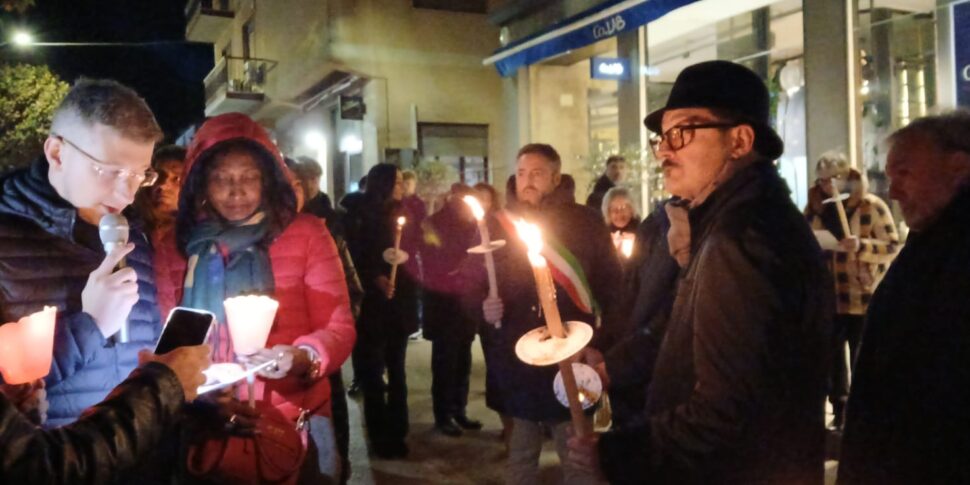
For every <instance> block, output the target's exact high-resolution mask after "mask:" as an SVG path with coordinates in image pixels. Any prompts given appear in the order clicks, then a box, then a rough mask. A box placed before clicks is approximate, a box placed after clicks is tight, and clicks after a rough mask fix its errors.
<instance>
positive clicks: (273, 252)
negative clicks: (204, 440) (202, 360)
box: [155, 114, 356, 419]
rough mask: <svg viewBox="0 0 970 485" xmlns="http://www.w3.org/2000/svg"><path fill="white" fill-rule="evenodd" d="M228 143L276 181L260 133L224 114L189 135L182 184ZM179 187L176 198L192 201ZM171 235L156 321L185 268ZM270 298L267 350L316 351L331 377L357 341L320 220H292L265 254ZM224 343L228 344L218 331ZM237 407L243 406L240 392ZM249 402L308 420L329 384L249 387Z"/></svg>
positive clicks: (162, 260)
mask: <svg viewBox="0 0 970 485" xmlns="http://www.w3.org/2000/svg"><path fill="white" fill-rule="evenodd" d="M233 138H247V139H249V140H252V141H255V142H257V143H259V144H260V145H261V146H262V147H263V148H265V149H266V150H267V151H268V152H269V153H270V155H272V157H273V159H274V160H276V161H277V162H278V164H279V167H280V169H281V170H280V171H279V172H278V174H285V173H286V171H285V169H283V167H284V165H283V161H282V158H281V157H280V155H279V151H278V150H277V149H276V147H275V145H273V144H272V142H271V141H270V140H269V138H268V136H266V133H265V131H264V130H263V129H262V128H261V127H259V126H258V125H256V124H255V123H254V122H253V121H252V120H250V119H249V118H248V117H245V116H244V115H240V114H229V115H222V116H218V117H215V118H212V119H210V120H209V121H208V122H206V124H205V125H203V127H202V129H200V130H199V132H198V134H197V135H196V140H194V141H193V143H192V146H191V147H190V149H189V154H188V157H187V158H186V162H187V163H186V168H185V174H186V176H185V177H183V180H184V181H185V182H186V183H187V182H188V181H189V178H190V177H192V176H199V172H200V171H199V170H196V171H195V172H194V173H193V171H192V168H193V166H194V164H195V162H196V161H197V160H200V159H205V156H204V155H205V154H206V152H207V151H208V150H209V149H210V148H212V147H213V146H214V145H215V144H217V143H219V142H221V141H225V140H230V139H233ZM187 186H188V185H187V184H186V185H185V186H183V192H182V196H186V197H191V194H187V193H186V190H185V187H187ZM175 236H176V234H175V232H174V231H168V232H167V233H165V234H163V235H161V237H159V240H158V242H157V244H156V248H155V273H156V278H157V287H158V300H159V307H160V309H161V311H162V315H167V314H168V312H169V311H170V310H171V309H172V308H173V307H175V306H177V305H178V303H179V302H180V301H181V300H182V286H183V282H184V281H185V272H186V260H185V257H184V256H183V255H182V253H181V252H180V251H179V250H178V247H177V245H176V237H175ZM269 257H270V262H271V264H272V269H273V280H274V284H275V292H274V294H273V298H274V299H276V300H277V301H278V302H279V304H280V306H279V310H277V312H276V320H275V321H274V322H273V327H272V330H271V331H270V334H269V339H268V341H267V343H266V346H267V347H272V346H274V345H277V344H287V345H294V346H299V345H304V346H310V347H312V348H313V349H314V350H316V352H317V354H318V355H319V356H320V360H321V364H322V366H323V369H324V372H325V373H326V374H330V373H333V372H338V371H339V369H340V366H341V365H342V364H343V363H344V361H345V360H347V357H348V356H349V355H350V351H351V349H353V346H354V340H355V339H356V330H355V329H354V320H353V317H352V316H351V313H350V298H349V297H348V294H347V285H346V280H345V278H344V272H343V267H342V265H341V263H340V258H339V256H338V254H337V247H336V245H335V244H334V241H333V238H332V237H331V236H330V232H329V231H328V230H327V227H326V225H325V224H324V222H323V221H322V220H321V219H318V218H316V217H314V216H312V215H307V214H298V215H296V216H295V218H294V219H293V220H292V222H291V223H290V224H289V225H288V226H286V228H285V229H283V232H282V233H281V234H280V235H279V236H277V237H276V239H275V240H273V242H272V243H271V244H270V246H269ZM220 328H222V329H223V334H224V338H223V339H221V341H223V342H228V341H229V336H228V331H227V330H226V326H225V325H222V326H220ZM241 388H242V389H241V393H242V395H241V396H240V398H241V399H243V400H245V399H247V397H248V396H247V395H246V389H245V386H241ZM256 396H257V399H258V400H260V401H261V402H262V403H267V402H268V403H271V404H272V405H273V406H275V407H277V408H278V409H279V410H280V411H282V412H283V414H285V415H286V416H288V417H290V418H293V419H295V418H296V417H297V416H298V415H299V413H300V409H301V408H305V409H308V410H310V411H311V412H312V413H313V414H316V415H323V416H329V415H330V382H329V380H328V379H325V378H323V379H318V380H316V381H315V382H313V383H312V384H306V383H305V381H304V380H302V379H300V378H296V377H287V378H283V379H277V380H272V379H263V378H258V379H257V381H256Z"/></svg>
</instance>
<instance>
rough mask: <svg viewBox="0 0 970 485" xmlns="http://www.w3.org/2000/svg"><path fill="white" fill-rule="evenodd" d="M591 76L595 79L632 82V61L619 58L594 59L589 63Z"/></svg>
mask: <svg viewBox="0 0 970 485" xmlns="http://www.w3.org/2000/svg"><path fill="white" fill-rule="evenodd" d="M589 70H590V73H589V76H590V77H591V78H593V79H611V80H614V81H629V80H630V60H629V59H622V58H619V57H594V58H592V59H590V62H589Z"/></svg>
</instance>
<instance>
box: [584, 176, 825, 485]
mask: <svg viewBox="0 0 970 485" xmlns="http://www.w3.org/2000/svg"><path fill="white" fill-rule="evenodd" d="M689 218H690V230H691V255H692V256H691V259H690V262H689V263H688V265H687V267H686V268H685V269H684V271H683V273H682V274H681V276H680V279H679V281H678V288H677V294H676V298H675V301H674V306H673V309H672V311H671V316H670V321H669V323H668V326H667V331H666V335H665V337H664V340H663V343H662V346H661V348H660V353H659V355H658V358H657V362H656V367H655V370H654V373H653V379H652V381H651V382H650V389H649V393H648V395H647V407H646V412H647V414H648V416H649V418H648V421H647V422H646V424H645V425H642V426H639V427H633V428H628V429H627V430H626V431H622V432H616V433H607V434H605V435H603V437H602V438H601V440H600V458H601V460H602V464H603V470H604V472H605V473H606V476H607V478H609V479H610V481H611V482H614V483H647V482H649V483H678V484H681V483H724V484H735V483H737V484H740V483H745V484H747V483H777V484H786V485H788V484H802V483H819V484H820V483H822V478H823V451H824V437H825V435H824V433H825V428H824V422H823V418H824V413H825V407H824V397H825V387H826V371H827V367H828V366H827V365H826V362H827V360H826V357H825V348H826V347H827V345H828V338H829V333H830V325H831V321H830V320H831V315H832V312H833V309H834V306H833V303H834V301H833V295H832V288H831V284H830V283H829V281H830V280H829V279H828V278H830V277H829V276H828V274H827V271H826V269H825V264H824V262H823V260H822V255H821V251H820V249H819V247H818V243H817V242H816V241H815V238H814V237H813V236H812V232H811V230H810V229H809V227H808V225H807V224H806V223H805V220H804V218H803V217H802V216H801V214H800V212H799V211H798V209H797V208H796V207H795V206H794V204H793V203H792V201H791V199H790V198H789V195H788V189H787V187H786V186H785V183H784V181H783V180H782V179H781V177H779V176H778V173H777V172H776V170H775V168H774V167H773V166H772V165H771V163H769V162H758V163H755V164H753V165H751V166H749V167H746V168H744V169H741V170H740V171H739V172H738V173H736V174H735V175H734V176H733V177H732V178H731V179H730V180H728V181H727V182H725V183H724V184H723V185H721V186H720V187H719V188H718V189H717V190H715V192H714V193H712V194H711V195H710V197H709V198H708V199H707V200H706V201H705V202H704V203H703V204H701V205H700V206H699V207H697V208H695V209H692V210H691V211H690V213H689Z"/></svg>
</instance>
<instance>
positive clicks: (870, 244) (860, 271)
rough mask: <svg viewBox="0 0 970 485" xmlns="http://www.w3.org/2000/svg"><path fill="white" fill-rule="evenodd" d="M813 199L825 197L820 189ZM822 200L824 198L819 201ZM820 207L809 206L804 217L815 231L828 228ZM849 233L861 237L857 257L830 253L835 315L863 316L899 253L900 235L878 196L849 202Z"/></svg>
mask: <svg viewBox="0 0 970 485" xmlns="http://www.w3.org/2000/svg"><path fill="white" fill-rule="evenodd" d="M810 192H818V194H810V196H809V199H810V200H811V199H812V198H813V196H816V197H821V198H824V196H821V195H820V194H821V191H820V190H819V189H818V187H812V189H811V191H810ZM819 200H821V199H819ZM818 207H819V206H818V204H809V206H808V207H807V208H806V209H805V217H806V219H808V223H809V224H810V225H811V226H812V229H813V230H825V229H827V228H826V227H825V225H824V224H823V222H822V212H821V211H820V210H818ZM845 209H846V212H847V213H849V230H850V231H851V232H852V235H854V236H857V237H858V238H859V242H860V245H859V251H858V252H857V253H856V254H855V255H854V257H849V255H848V254H847V253H843V252H828V255H829V270H830V271H831V272H832V275H833V277H834V279H835V294H836V312H837V313H838V314H839V315H864V314H865V313H866V308H868V306H869V300H870V299H871V298H872V293H873V292H874V291H875V289H876V286H877V285H878V284H879V282H880V281H882V277H883V275H885V274H886V270H887V269H889V264H890V263H892V261H893V258H895V257H896V254H897V253H898V252H899V246H900V244H899V235H898V233H897V232H896V224H895V222H894V221H893V215H892V211H890V210H889V206H887V205H886V203H885V202H883V201H882V199H880V198H879V197H876V196H875V195H872V194H869V193H865V194H864V195H862V197H861V198H859V197H857V196H853V197H852V198H851V199H849V200H847V201H846V208H845Z"/></svg>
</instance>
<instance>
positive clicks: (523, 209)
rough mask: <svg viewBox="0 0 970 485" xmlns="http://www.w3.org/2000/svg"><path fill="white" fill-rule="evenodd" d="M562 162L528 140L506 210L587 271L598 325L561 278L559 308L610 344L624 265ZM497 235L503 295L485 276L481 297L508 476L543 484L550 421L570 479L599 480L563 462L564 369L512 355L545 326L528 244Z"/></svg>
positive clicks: (565, 423)
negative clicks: (490, 324) (559, 378)
mask: <svg viewBox="0 0 970 485" xmlns="http://www.w3.org/2000/svg"><path fill="white" fill-rule="evenodd" d="M561 166H562V161H561V159H560V157H559V154H558V153H557V152H556V150H555V149H554V148H553V147H552V146H549V145H545V144H530V145H526V146H524V147H522V148H521V149H520V150H519V155H518V157H517V161H516V173H515V181H514V194H510V198H511V203H510V204H509V206H508V209H509V211H510V212H511V213H512V214H513V215H512V217H516V218H517V217H522V218H525V219H527V220H528V221H531V222H535V223H538V224H539V225H540V226H541V230H542V238H543V240H544V241H545V242H546V243H547V244H551V243H552V242H555V243H556V245H557V246H561V247H564V248H565V250H568V251H569V252H570V253H571V256H572V257H573V258H574V260H575V261H576V263H577V264H578V266H579V269H580V270H581V271H582V272H584V273H585V275H586V277H587V280H588V283H589V289H590V290H591V296H592V298H594V299H595V301H596V302H598V303H599V306H600V309H601V315H602V325H601V326H597V325H596V322H597V318H596V316H595V315H593V314H592V313H589V312H587V311H584V310H583V309H582V307H581V306H580V303H578V302H577V301H575V300H573V299H572V298H571V297H570V296H569V293H568V291H567V288H565V287H564V286H563V285H562V284H557V285H556V287H555V290H556V294H557V302H556V303H557V307H558V309H559V312H560V315H561V317H562V320H563V321H573V320H578V321H584V322H586V323H588V324H590V325H592V326H594V327H596V329H595V337H594V340H593V342H592V343H591V345H592V346H594V347H600V348H606V346H608V339H609V338H610V337H611V330H610V327H611V326H613V325H615V323H616V321H617V320H616V313H615V309H616V304H617V303H618V300H617V299H616V298H617V296H618V295H619V294H620V289H621V281H622V276H621V269H620V263H619V259H618V258H617V255H616V251H615V250H614V248H613V244H612V242H611V241H610V235H609V231H608V230H607V228H606V225H605V224H604V223H603V219H602V216H601V215H600V214H598V213H597V212H596V211H594V210H592V209H590V208H588V207H585V206H582V205H579V204H577V203H575V202H574V201H573V200H572V197H573V194H572V193H571V190H569V189H568V188H566V190H563V189H562V188H561V179H562V174H561ZM505 217H508V216H505ZM490 229H491V228H490ZM493 237H494V238H495V239H505V240H506V241H507V246H506V247H505V248H504V249H502V250H500V251H496V252H495V253H494V256H495V266H496V273H497V274H496V276H497V280H498V290H499V291H498V293H499V298H498V299H497V300H495V301H493V300H490V299H487V298H485V295H486V292H487V282H486V281H485V280H484V277H481V278H479V280H480V286H481V288H480V289H479V290H478V293H477V294H478V295H480V296H479V298H477V301H478V302H479V305H481V308H482V312H483V317H484V318H485V321H496V320H501V322H502V326H501V328H499V329H497V331H496V334H497V335H496V336H495V337H496V338H495V339H494V340H495V343H494V345H495V346H496V347H497V348H496V349H495V350H494V351H493V352H491V354H492V355H491V357H490V360H489V362H488V365H489V369H488V372H489V374H490V375H492V374H493V373H494V374H495V375H496V380H497V381H499V382H501V391H500V394H501V398H502V401H503V402H502V407H503V411H504V413H505V414H507V415H508V416H509V417H511V418H512V421H513V424H512V427H511V432H510V437H509V458H508V463H507V468H506V482H507V483H510V484H533V483H538V468H539V454H540V451H541V449H542V442H543V439H544V432H543V429H544V428H545V427H549V428H551V429H552V434H553V436H554V438H555V441H556V449H557V451H558V452H559V455H560V459H561V460H562V462H563V474H564V477H565V483H567V484H578V483H596V480H597V479H596V477H595V476H594V475H593V474H591V473H588V472H585V471H583V470H581V469H579V468H577V467H574V466H572V464H570V463H567V462H566V438H567V429H568V428H569V420H570V419H571V416H570V411H569V409H568V408H566V407H564V406H563V405H562V404H560V403H559V401H558V400H557V399H556V397H555V393H554V392H553V387H552V383H553V379H554V378H555V376H556V373H557V371H558V370H559V367H558V366H546V367H537V366H532V365H529V364H526V363H524V362H522V361H521V360H519V359H518V357H517V356H516V354H515V345H516V343H517V341H518V340H519V338H520V337H522V335H524V334H526V333H527V332H529V331H531V330H533V329H535V328H537V327H544V326H545V325H546V321H545V316H544V313H543V312H542V311H540V301H539V298H538V293H537V291H536V280H535V278H534V275H533V270H532V266H531V264H530V260H529V258H528V256H527V250H526V246H525V245H524V243H523V242H522V240H521V239H520V238H519V237H518V236H517V235H516V234H515V233H503V232H502V231H499V230H498V228H496V231H495V232H494V236H493ZM483 276H484V275H483ZM469 300H473V301H474V300H475V299H474V298H469ZM483 301H484V303H482V302H483Z"/></svg>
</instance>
